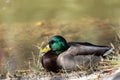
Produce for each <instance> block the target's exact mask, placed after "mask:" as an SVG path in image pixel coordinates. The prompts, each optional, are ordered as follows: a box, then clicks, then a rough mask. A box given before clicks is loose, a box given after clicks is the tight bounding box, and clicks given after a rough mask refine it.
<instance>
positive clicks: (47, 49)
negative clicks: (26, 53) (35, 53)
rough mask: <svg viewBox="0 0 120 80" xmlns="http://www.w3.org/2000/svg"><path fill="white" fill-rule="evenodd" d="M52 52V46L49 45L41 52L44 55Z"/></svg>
mask: <svg viewBox="0 0 120 80" xmlns="http://www.w3.org/2000/svg"><path fill="white" fill-rule="evenodd" d="M50 50H51V48H50V46H49V45H47V46H46V47H45V48H43V49H42V50H41V52H42V53H47V52H48V51H50Z"/></svg>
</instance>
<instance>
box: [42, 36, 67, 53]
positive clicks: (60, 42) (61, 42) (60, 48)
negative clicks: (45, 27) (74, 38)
mask: <svg viewBox="0 0 120 80" xmlns="http://www.w3.org/2000/svg"><path fill="white" fill-rule="evenodd" d="M68 48H69V45H68V44H67V41H66V40H65V39H64V38H63V37H62V36H53V37H52V38H51V39H50V41H49V43H48V45H47V46H46V47H45V48H44V49H43V50H42V52H43V53H47V52H48V51H50V50H52V51H55V53H56V54H60V53H62V52H64V51H65V50H67V49H68Z"/></svg>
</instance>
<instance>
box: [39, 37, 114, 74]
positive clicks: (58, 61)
mask: <svg viewBox="0 0 120 80" xmlns="http://www.w3.org/2000/svg"><path fill="white" fill-rule="evenodd" d="M112 51H113V48H111V47H108V46H99V45H94V44H91V43H88V42H67V41H66V40H65V39H64V38H63V37H62V36H59V35H57V36H53V37H52V38H51V39H50V41H49V42H48V45H47V46H46V47H45V48H44V49H42V53H44V55H43V56H42V59H41V62H42V65H43V67H44V68H45V69H46V70H48V71H52V72H59V70H60V69H64V70H70V71H71V70H78V69H80V68H81V67H84V68H90V67H93V66H95V65H97V64H98V63H99V62H100V61H101V57H104V56H107V55H108V54H110V53H111V52H112Z"/></svg>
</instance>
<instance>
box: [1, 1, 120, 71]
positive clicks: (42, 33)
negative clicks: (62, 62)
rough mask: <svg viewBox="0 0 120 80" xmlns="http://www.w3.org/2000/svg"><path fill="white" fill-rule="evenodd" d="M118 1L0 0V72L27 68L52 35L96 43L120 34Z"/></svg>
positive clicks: (69, 39) (119, 2)
mask: <svg viewBox="0 0 120 80" xmlns="http://www.w3.org/2000/svg"><path fill="white" fill-rule="evenodd" d="M119 14H120V1H119V0H0V73H1V72H4V71H6V70H9V71H14V70H16V69H27V68H28V65H29V63H28V61H29V59H30V58H31V56H32V53H34V54H39V49H38V48H37V47H36V46H39V45H41V44H42V43H47V41H48V39H49V38H50V37H51V36H53V35H62V36H64V37H65V38H66V39H67V41H81V42H91V43H93V44H99V45H110V43H115V41H116V35H118V36H119V35H120V15H119Z"/></svg>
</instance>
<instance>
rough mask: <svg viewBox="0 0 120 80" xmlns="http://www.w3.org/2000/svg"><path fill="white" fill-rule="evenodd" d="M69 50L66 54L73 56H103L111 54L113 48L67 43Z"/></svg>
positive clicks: (85, 43) (86, 43)
mask: <svg viewBox="0 0 120 80" xmlns="http://www.w3.org/2000/svg"><path fill="white" fill-rule="evenodd" d="M68 44H69V45H70V48H69V49H68V50H67V52H70V53H71V54H73V55H93V54H94V55H96V56H104V55H107V54H109V53H111V52H112V50H113V48H111V47H108V46H100V45H94V44H91V43H88V42H83V43H82V42H69V43H68Z"/></svg>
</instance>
